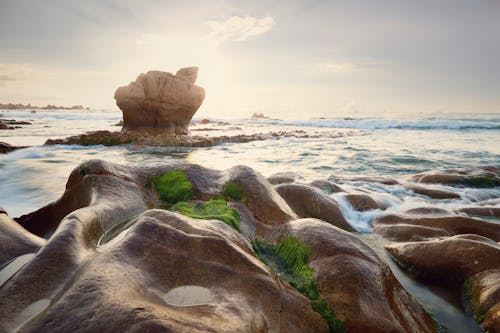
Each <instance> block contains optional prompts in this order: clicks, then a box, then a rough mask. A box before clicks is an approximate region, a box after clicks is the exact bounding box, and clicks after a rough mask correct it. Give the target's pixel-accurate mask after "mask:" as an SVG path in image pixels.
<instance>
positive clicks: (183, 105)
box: [115, 67, 205, 134]
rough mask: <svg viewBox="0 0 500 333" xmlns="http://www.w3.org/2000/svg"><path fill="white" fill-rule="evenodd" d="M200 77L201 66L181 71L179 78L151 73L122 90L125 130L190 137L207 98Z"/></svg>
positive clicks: (119, 94) (118, 99)
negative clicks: (197, 81)
mask: <svg viewBox="0 0 500 333" xmlns="http://www.w3.org/2000/svg"><path fill="white" fill-rule="evenodd" d="M197 76H198V67H188V68H181V69H179V70H178V71H177V73H176V74H175V75H172V74H171V73H167V72H161V71H149V72H147V73H146V74H141V75H139V76H138V77H137V79H136V80H135V81H134V82H131V83H130V84H129V85H128V86H125V87H120V88H118V89H117V90H116V92H115V100H116V104H117V105H118V107H119V108H120V109H121V110H122V111H123V128H122V130H123V131H132V130H141V131H152V132H158V133H169V134H188V126H189V122H190V121H191V118H192V117H193V115H194V114H195V113H196V111H197V110H198V108H199V107H200V105H201V103H202V102H203V99H204V98H205V90H204V89H203V88H201V87H198V86H196V85H195V84H194V83H195V82H196V78H197Z"/></svg>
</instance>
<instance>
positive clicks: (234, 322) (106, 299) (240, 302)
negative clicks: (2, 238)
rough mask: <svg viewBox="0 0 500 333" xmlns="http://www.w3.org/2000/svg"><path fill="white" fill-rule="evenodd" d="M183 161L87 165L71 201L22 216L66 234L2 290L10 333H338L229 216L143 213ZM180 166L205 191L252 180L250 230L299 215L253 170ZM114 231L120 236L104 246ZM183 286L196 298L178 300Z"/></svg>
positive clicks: (70, 187) (198, 192)
mask: <svg viewBox="0 0 500 333" xmlns="http://www.w3.org/2000/svg"><path fill="white" fill-rule="evenodd" d="M172 168H173V166H165V167H153V168H151V167H150V168H142V167H122V166H119V165H114V164H110V163H105V162H103V161H99V160H92V161H87V162H85V163H84V164H82V165H81V166H80V167H78V168H76V169H75V170H74V171H73V172H72V174H71V176H70V177H69V179H68V183H67V186H66V191H65V193H64V194H63V196H62V197H61V199H59V200H58V201H56V202H54V203H53V204H51V205H49V206H47V207H44V208H41V209H40V210H38V211H36V212H34V213H32V214H28V215H27V216H24V217H22V218H21V219H20V221H21V223H24V224H25V225H26V226H27V227H29V228H30V229H31V230H33V231H36V232H37V233H39V234H46V233H51V232H54V233H53V235H52V236H51V238H50V239H49V241H48V242H47V243H46V244H45V245H44V246H43V247H42V248H41V249H38V247H36V246H35V247H34V248H32V249H29V250H28V251H33V252H36V251H38V253H37V254H36V256H35V257H34V259H32V260H31V261H29V262H27V263H26V264H25V265H24V267H23V268H22V269H21V270H20V271H18V272H17V274H16V275H15V276H13V277H12V278H11V279H10V280H8V281H7V282H6V283H5V284H4V285H3V287H2V288H1V289H0V316H1V318H2V320H1V321H0V332H10V331H12V330H14V329H15V328H19V327H21V326H22V329H21V330H22V331H25V332H38V331H50V332H68V331H71V332H89V331H108V332H110V331H130V332H144V331H155V332H170V331H175V332H207V331H212V332H234V331H248V332H262V331H269V332H280V331H286V332H326V331H328V326H327V323H326V321H325V320H324V319H322V317H320V316H319V315H318V314H317V313H316V312H314V311H313V309H312V307H311V305H310V301H309V300H308V299H306V298H305V297H304V296H302V295H301V294H299V293H298V292H297V291H295V290H294V289H293V288H291V287H290V286H289V285H287V284H283V282H281V281H280V280H279V278H278V277H277V276H275V275H273V274H271V272H270V271H269V270H268V268H267V267H265V266H264V265H263V264H262V263H261V262H260V261H258V260H257V259H256V257H255V255H254V254H253V251H252V248H251V246H250V244H249V243H248V241H247V240H246V239H245V238H244V237H243V236H242V235H241V234H239V233H238V232H236V231H235V230H234V229H232V228H231V227H229V226H228V225H226V224H225V223H224V222H222V221H217V220H197V219H191V218H187V217H184V216H181V215H178V214H176V213H172V212H168V211H164V210H148V211H147V212H145V213H143V214H141V215H139V216H138V217H135V216H137V214H138V213H140V212H141V211H144V210H146V209H147V208H146V202H147V201H150V200H153V199H154V198H153V196H155V195H156V194H155V193H152V191H153V190H151V189H149V190H148V189H147V188H145V184H146V182H147V179H148V178H149V177H150V176H151V175H156V174H163V173H165V172H167V171H169V170H172ZM176 168H177V169H180V170H182V171H184V172H185V173H186V176H187V177H188V178H189V179H190V181H191V182H192V185H193V189H192V190H193V195H194V196H195V197H196V198H209V197H212V196H214V195H220V194H221V193H222V189H223V186H224V184H225V183H226V182H228V181H232V182H235V183H237V184H240V185H241V187H242V188H243V190H244V195H245V199H244V201H245V203H246V204H247V205H248V207H249V209H246V208H245V206H244V205H243V204H241V203H232V205H233V206H239V207H238V208H239V211H240V212H243V211H245V214H247V215H248V216H247V217H246V218H248V220H249V222H248V226H249V230H250V233H251V227H252V226H254V222H252V218H254V217H256V218H258V219H259V221H258V223H261V224H263V223H269V227H271V226H272V225H279V224H282V223H284V222H286V221H289V220H291V219H293V218H296V215H295V214H294V213H293V212H292V211H291V209H290V208H289V207H288V206H287V205H286V203H285V202H284V201H283V199H281V197H280V196H279V195H278V194H277V193H276V191H275V190H274V189H273V187H272V186H271V185H270V184H269V183H268V182H267V181H266V180H265V179H264V177H262V176H261V175H259V174H258V173H256V172H255V171H253V170H252V169H250V168H247V167H241V166H240V167H234V168H232V169H229V170H227V171H225V172H220V171H216V170H210V169H205V168H202V167H200V166H197V165H189V164H186V165H181V166H177V167H176ZM260 200H262V201H260ZM245 209H246V210H245ZM12 223H14V222H12ZM243 223H244V224H247V223H246V222H243ZM45 224H47V226H45ZM17 228H18V229H22V228H20V227H19V226H17ZM55 228H57V230H55V231H53V230H54V229H55ZM242 229H244V228H242ZM122 230H123V231H122ZM1 231H2V230H0V232H1ZM108 234H111V235H113V234H118V236H115V237H114V238H111V240H109V241H108V242H107V243H106V242H105V241H104V243H101V242H103V241H102V239H103V240H106V239H107V236H106V235H108ZM32 237H33V238H35V239H38V238H36V237H34V236H32ZM40 242H44V241H43V240H40ZM5 244H7V245H8V246H12V244H11V243H10V242H7V243H5ZM2 245H3V244H2ZM16 246H17V245H16ZM14 255H15V254H14ZM42 272H43V274H42ZM176 288H183V289H182V293H183V294H186V293H187V294H188V295H189V297H187V296H186V297H180V298H179V296H176V295H177V294H178V293H179V292H178V289H176ZM190 288H191V289H192V288H194V289H195V291H193V293H190V292H189V290H191V289H190ZM200 293H201V294H200ZM186 302H188V303H186ZM110 317H112V318H113V320H109V318H110Z"/></svg>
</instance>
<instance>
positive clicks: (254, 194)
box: [227, 166, 297, 226]
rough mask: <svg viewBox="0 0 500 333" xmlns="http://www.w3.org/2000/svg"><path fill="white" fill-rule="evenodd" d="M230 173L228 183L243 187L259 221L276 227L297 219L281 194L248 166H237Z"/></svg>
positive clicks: (245, 196)
mask: <svg viewBox="0 0 500 333" xmlns="http://www.w3.org/2000/svg"><path fill="white" fill-rule="evenodd" d="M228 173H229V175H228V178H227V182H233V183H235V184H238V185H240V186H241V187H242V189H243V193H244V202H245V204H246V206H247V207H248V208H249V209H250V210H251V211H252V212H253V214H254V216H255V217H256V218H257V219H258V220H259V221H262V222H264V223H265V224H266V225H270V226H276V225H280V224H283V223H286V222H288V221H291V220H293V219H296V218H297V215H296V213H295V212H294V210H292V209H293V208H292V209H291V208H290V206H289V205H288V204H287V202H286V200H283V198H282V196H281V193H280V194H278V192H277V190H275V189H274V188H273V187H272V185H271V184H270V183H269V182H268V181H267V180H266V179H265V178H264V177H263V176H262V175H261V174H259V173H257V172H255V171H254V170H253V169H251V168H249V167H246V166H236V167H234V168H231V169H229V170H228Z"/></svg>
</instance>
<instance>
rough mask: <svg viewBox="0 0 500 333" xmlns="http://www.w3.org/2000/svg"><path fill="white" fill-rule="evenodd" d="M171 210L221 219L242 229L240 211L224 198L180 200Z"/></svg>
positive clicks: (235, 227)
mask: <svg viewBox="0 0 500 333" xmlns="http://www.w3.org/2000/svg"><path fill="white" fill-rule="evenodd" d="M170 210H171V211H174V212H178V213H181V214H182V215H186V216H189V217H194V218H197V219H204V220H220V221H224V222H225V223H226V224H228V225H230V226H231V227H233V228H234V229H236V230H238V231H240V214H239V213H238V211H237V210H236V209H234V208H232V207H229V206H228V205H227V202H226V200H224V199H210V200H209V201H207V202H196V203H187V202H178V203H176V204H175V205H173V206H172V207H170Z"/></svg>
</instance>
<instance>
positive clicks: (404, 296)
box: [272, 219, 436, 332]
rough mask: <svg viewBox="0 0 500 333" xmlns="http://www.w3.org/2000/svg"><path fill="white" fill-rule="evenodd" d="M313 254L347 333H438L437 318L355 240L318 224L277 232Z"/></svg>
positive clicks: (321, 284) (296, 224) (317, 275)
mask: <svg viewBox="0 0 500 333" xmlns="http://www.w3.org/2000/svg"><path fill="white" fill-rule="evenodd" d="M288 235H291V236H294V237H297V238H299V239H300V240H301V241H302V242H303V243H305V244H307V246H309V248H310V250H311V257H310V259H309V266H310V267H311V268H313V270H314V279H315V281H316V283H317V286H318V289H319V291H320V293H321V295H322V297H323V298H324V299H325V301H326V302H327V304H328V306H329V308H330V309H332V310H333V312H334V313H335V315H336V317H337V318H339V319H340V320H341V321H343V322H344V323H345V327H346V331H347V332H435V331H436V326H435V323H434V321H433V320H432V318H431V317H430V315H429V314H428V313H426V312H425V310H424V309H423V308H422V306H420V304H418V303H417V302H416V301H415V300H414V299H413V298H412V297H411V296H410V295H409V294H408V293H407V292H406V291H405V290H404V289H403V288H402V287H401V285H400V284H399V282H398V281H397V280H396V279H395V277H394V276H393V275H392V272H391V270H390V269H389V267H388V266H387V264H386V263H385V262H384V261H383V260H381V259H380V258H379V257H378V256H377V255H376V253H375V252H374V251H373V250H372V249H370V248H369V246H368V245H366V244H365V243H364V242H363V241H361V240H360V239H359V238H358V237H356V236H355V235H353V234H351V233H348V232H346V231H343V230H341V229H339V228H337V227H335V226H332V225H330V224H328V223H325V222H323V221H320V220H316V219H300V220H296V221H293V222H290V223H287V224H285V225H283V226H281V227H278V228H276V230H275V231H274V233H273V237H272V238H273V240H274V241H278V240H279V239H281V238H283V237H286V236H288Z"/></svg>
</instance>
